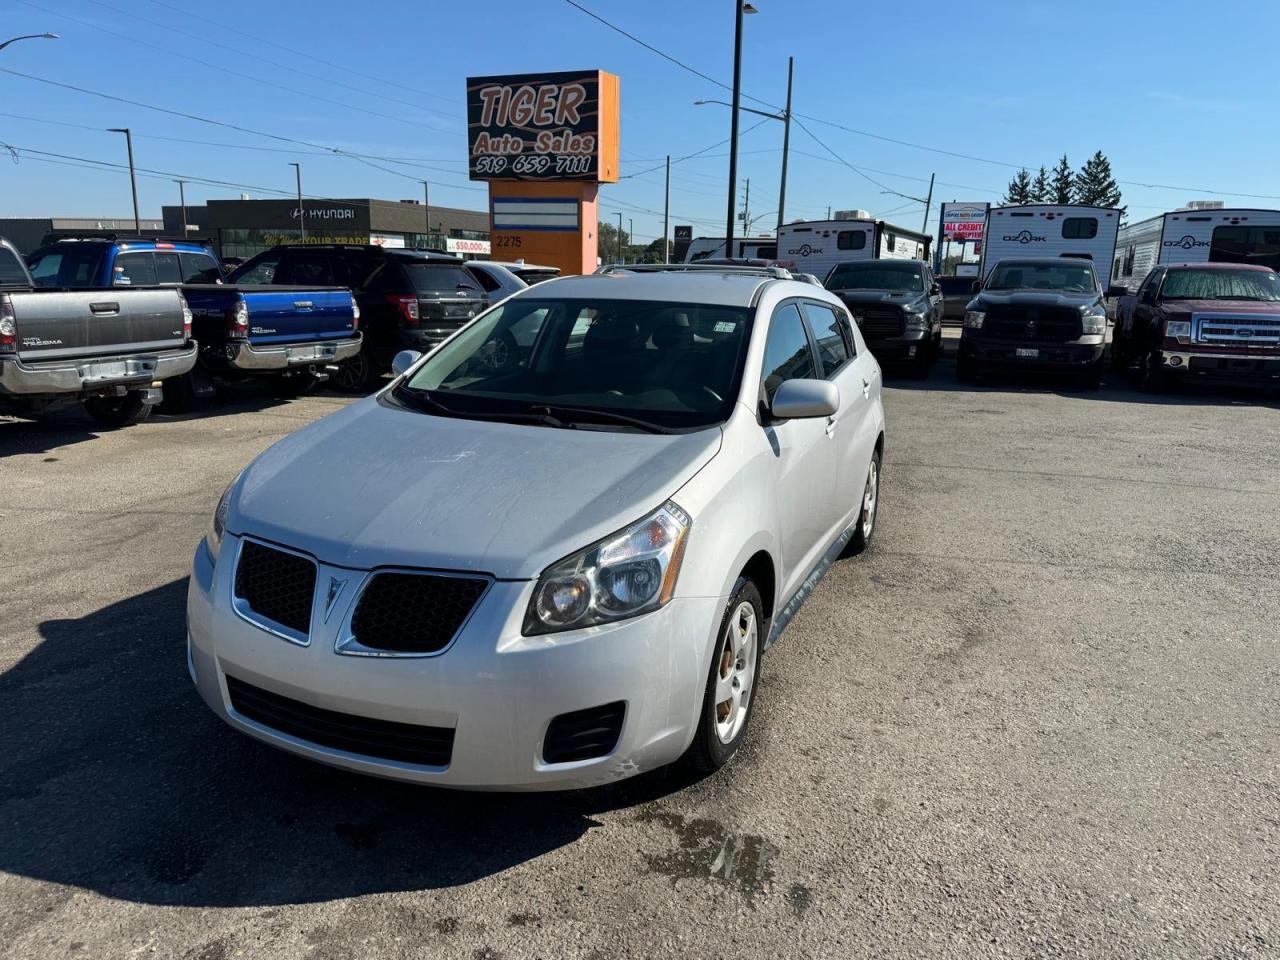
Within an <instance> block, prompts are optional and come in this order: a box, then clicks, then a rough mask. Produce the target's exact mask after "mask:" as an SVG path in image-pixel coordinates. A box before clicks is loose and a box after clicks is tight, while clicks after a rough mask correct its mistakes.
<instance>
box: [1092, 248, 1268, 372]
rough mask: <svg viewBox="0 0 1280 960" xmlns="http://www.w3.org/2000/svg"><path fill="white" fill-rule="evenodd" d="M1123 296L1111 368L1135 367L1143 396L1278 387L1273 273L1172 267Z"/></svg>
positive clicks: (1239, 267)
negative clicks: (1218, 387) (1188, 388)
mask: <svg viewBox="0 0 1280 960" xmlns="http://www.w3.org/2000/svg"><path fill="white" fill-rule="evenodd" d="M1113 290H1115V288H1113ZM1121 290H1122V291H1123V293H1122V295H1121V297H1120V302H1119V304H1118V306H1117V308H1116V326H1115V332H1114V335H1113V339H1112V342H1111V362H1112V365H1113V366H1114V367H1115V368H1116V369H1117V370H1128V369H1130V368H1134V367H1136V369H1137V373H1138V378H1139V383H1140V384H1141V386H1142V388H1143V389H1144V390H1150V391H1158V390H1160V389H1162V388H1163V387H1166V386H1169V385H1170V384H1171V383H1173V382H1177V381H1185V380H1188V379H1197V380H1198V379H1214V380H1231V381H1240V382H1253V383H1272V384H1280V275H1277V274H1276V273H1275V271H1273V270H1272V269H1271V268H1269V267H1261V266H1252V265H1246V264H1239V263H1199V264H1173V265H1167V266H1160V267H1156V268H1155V269H1154V270H1152V271H1151V272H1150V273H1149V274H1147V278H1146V279H1145V280H1144V281H1143V282H1142V286H1140V287H1139V288H1138V289H1137V291H1136V292H1135V293H1129V292H1128V291H1127V290H1123V288H1121Z"/></svg>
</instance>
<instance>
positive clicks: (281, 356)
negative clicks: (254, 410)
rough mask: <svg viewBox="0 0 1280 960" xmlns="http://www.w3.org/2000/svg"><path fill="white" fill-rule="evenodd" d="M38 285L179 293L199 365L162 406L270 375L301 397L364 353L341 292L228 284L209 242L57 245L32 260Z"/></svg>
mask: <svg viewBox="0 0 1280 960" xmlns="http://www.w3.org/2000/svg"><path fill="white" fill-rule="evenodd" d="M27 263H28V265H29V266H30V268H31V275H32V277H33V278H34V280H35V282H36V285H37V286H41V287H56V288H61V289H71V290H99V289H109V288H120V287H128V288H136V287H154V286H177V287H179V288H180V289H181V290H182V293H183V296H184V297H186V300H187V303H188V305H189V306H190V307H191V313H192V318H193V319H192V333H193V336H194V338H195V340H196V342H197V343H199V362H198V363H197V364H196V366H195V368H194V369H193V370H192V371H191V372H190V373H188V374H186V375H185V376H182V377H175V378H174V379H173V380H171V381H165V385H164V403H163V409H165V410H168V411H170V412H181V411H183V410H188V409H190V408H191V407H192V406H193V405H194V404H195V402H196V401H197V400H198V399H199V398H201V397H204V396H209V395H211V394H212V393H213V391H214V384H215V382H216V381H218V380H241V379H246V378H251V377H269V378H271V379H272V381H273V385H274V386H275V388H276V390H277V391H278V392H280V393H281V394H283V395H286V396H296V395H298V394H301V393H305V392H306V391H308V390H310V389H311V388H312V387H313V386H314V385H315V384H316V383H318V382H319V381H321V380H324V379H326V378H327V376H328V374H329V372H331V371H332V369H333V368H334V367H335V366H336V364H338V363H339V362H340V361H342V360H346V359H348V358H350V357H353V356H355V355H356V354H357V353H359V352H360V342H361V335H360V330H359V324H360V310H359V308H358V307H357V306H356V302H355V298H354V297H352V295H351V292H350V291H349V290H347V289H345V288H343V287H324V286H311V285H307V284H302V285H291V284H284V285H281V284H272V285H270V286H268V285H263V284H228V283H224V277H225V276H226V273H227V271H226V270H225V268H224V267H223V265H222V264H221V263H220V262H219V260H218V258H217V256H216V255H215V254H214V253H213V251H212V250H210V249H209V248H208V247H207V246H205V245H204V244H202V243H195V242H191V241H183V240H172V241H171V240H164V239H153V238H149V237H125V236H105V237H101V238H96V237H95V238H87V239H53V240H51V241H50V242H46V243H45V244H44V245H43V246H41V247H40V248H39V249H38V250H36V251H35V252H34V253H32V254H31V255H30V256H29V257H28V258H27Z"/></svg>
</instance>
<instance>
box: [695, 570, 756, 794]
mask: <svg viewBox="0 0 1280 960" xmlns="http://www.w3.org/2000/svg"><path fill="white" fill-rule="evenodd" d="M766 627H767V623H766V621H765V619H764V605H763V604H762V603H761V601H760V591H759V590H757V589H756V585H755V584H754V583H752V582H751V581H750V580H747V579H746V578H744V577H739V578H738V580H737V582H736V583H735V584H734V585H733V592H732V593H731V594H730V596H729V603H728V605H727V606H726V607H725V612H724V619H723V620H721V622H720V632H719V633H718V634H717V639H716V646H715V653H713V654H712V656H711V669H710V671H709V673H708V676H707V686H706V692H705V693H704V694H703V698H702V716H701V718H700V719H699V721H698V729H697V731H696V732H695V733H694V735H693V743H691V744H689V749H688V750H687V751H686V752H685V755H684V758H685V761H686V762H687V763H688V764H689V765H690V766H691V767H693V768H694V769H695V770H699V771H701V772H702V773H711V772H712V771H715V770H719V769H720V768H721V767H723V766H724V765H725V764H726V763H728V762H729V761H730V760H732V759H733V755H734V754H735V753H737V752H738V748H739V747H740V746H741V745H742V740H743V738H744V736H745V734H746V731H747V723H748V721H749V720H750V719H751V712H752V708H753V707H754V706H755V702H756V686H757V684H758V681H759V678H760V650H761V647H762V646H763V645H764V640H765V635H766V632H767V630H766Z"/></svg>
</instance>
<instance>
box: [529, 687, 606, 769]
mask: <svg viewBox="0 0 1280 960" xmlns="http://www.w3.org/2000/svg"><path fill="white" fill-rule="evenodd" d="M626 712H627V705H626V704H625V703H624V702H623V701H621V700H617V701H615V702H613V703H606V704H604V705H603V706H599V707H591V708H589V709H587V710H575V711H573V713H562V714H560V716H558V717H556V718H555V719H554V720H552V721H551V725H550V726H549V727H547V735H546V736H545V737H544V738H543V740H542V760H543V762H544V763H572V762H573V761H574V760H590V759H592V758H593V757H603V756H606V755H607V754H609V753H612V752H613V748H614V747H616V746H617V745H618V737H619V736H620V735H621V733H622V718H623V717H624V716H625V715H626Z"/></svg>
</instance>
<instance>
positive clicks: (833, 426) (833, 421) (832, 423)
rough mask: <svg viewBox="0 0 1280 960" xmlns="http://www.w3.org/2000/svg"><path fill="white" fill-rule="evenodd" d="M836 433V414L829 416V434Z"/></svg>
mask: <svg viewBox="0 0 1280 960" xmlns="http://www.w3.org/2000/svg"><path fill="white" fill-rule="evenodd" d="M835 435H836V418H835V417H834V416H830V417H827V436H828V437H834V436H835Z"/></svg>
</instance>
